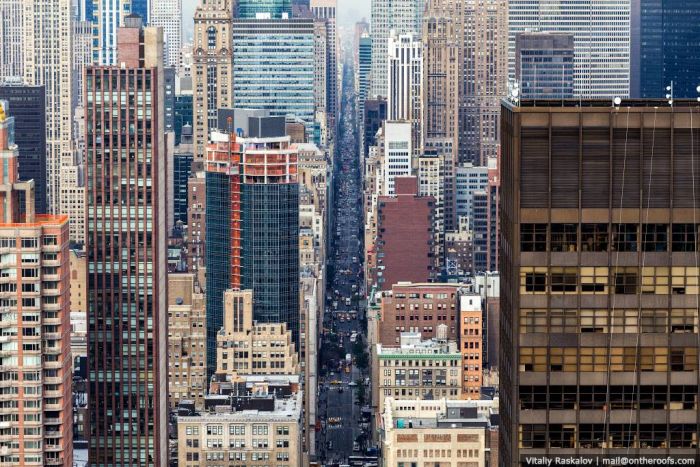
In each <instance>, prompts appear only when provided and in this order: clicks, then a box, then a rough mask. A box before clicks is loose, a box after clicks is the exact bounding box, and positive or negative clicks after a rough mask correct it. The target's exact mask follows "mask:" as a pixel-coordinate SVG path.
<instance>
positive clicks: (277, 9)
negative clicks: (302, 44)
mask: <svg viewBox="0 0 700 467" xmlns="http://www.w3.org/2000/svg"><path fill="white" fill-rule="evenodd" d="M260 15H262V16H267V17H268V18H272V19H280V18H283V17H286V18H291V17H292V1H291V0H238V1H237V2H236V18H240V19H252V18H256V17H258V16H260Z"/></svg>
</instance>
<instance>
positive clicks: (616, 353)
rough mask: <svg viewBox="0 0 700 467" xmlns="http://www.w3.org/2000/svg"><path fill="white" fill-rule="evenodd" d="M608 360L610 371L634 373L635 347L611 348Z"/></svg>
mask: <svg viewBox="0 0 700 467" xmlns="http://www.w3.org/2000/svg"><path fill="white" fill-rule="evenodd" d="M609 358H610V371H636V361H637V349H636V348H635V347H612V348H611V349H610V357H609Z"/></svg>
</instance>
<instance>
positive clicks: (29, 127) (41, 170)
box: [0, 84, 46, 214]
mask: <svg viewBox="0 0 700 467" xmlns="http://www.w3.org/2000/svg"><path fill="white" fill-rule="evenodd" d="M0 100H5V101H7V102H8V104H9V112H8V115H9V116H11V117H15V144H16V145H17V148H18V149H19V164H18V165H19V178H20V180H34V184H35V185H34V186H35V187H36V191H35V193H34V195H35V198H34V201H35V210H36V212H37V213H38V214H45V213H46V98H45V96H44V86H27V85H24V84H17V85H14V84H3V85H2V86H0Z"/></svg>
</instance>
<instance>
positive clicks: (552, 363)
mask: <svg viewBox="0 0 700 467" xmlns="http://www.w3.org/2000/svg"><path fill="white" fill-rule="evenodd" d="M576 367H577V358H576V347H552V348H551V349H550V354H549V370H550V371H576Z"/></svg>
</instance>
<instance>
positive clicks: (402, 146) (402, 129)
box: [382, 120, 413, 196]
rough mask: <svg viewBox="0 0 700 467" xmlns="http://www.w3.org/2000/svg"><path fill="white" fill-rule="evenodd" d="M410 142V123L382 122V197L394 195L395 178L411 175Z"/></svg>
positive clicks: (411, 137)
mask: <svg viewBox="0 0 700 467" xmlns="http://www.w3.org/2000/svg"><path fill="white" fill-rule="evenodd" d="M412 140H413V131H412V126H411V122H408V121H405V120H398V121H390V120H386V121H384V123H383V125H382V156H383V161H382V167H383V169H384V170H383V174H384V183H383V184H382V186H383V187H384V190H383V193H382V194H383V195H388V196H392V195H394V194H395V193H396V192H395V191H394V179H395V178H396V177H408V176H410V175H411V173H412V170H411V158H412V155H413V144H412Z"/></svg>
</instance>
